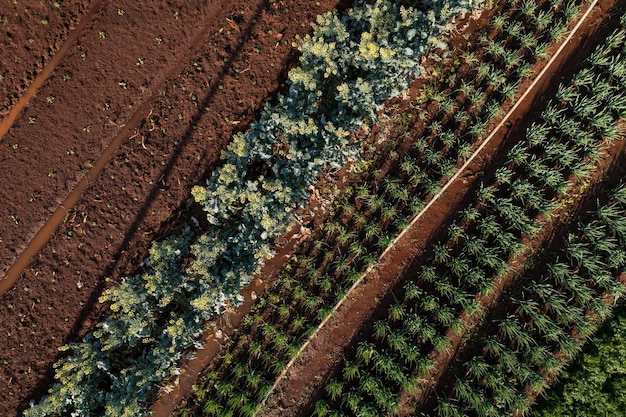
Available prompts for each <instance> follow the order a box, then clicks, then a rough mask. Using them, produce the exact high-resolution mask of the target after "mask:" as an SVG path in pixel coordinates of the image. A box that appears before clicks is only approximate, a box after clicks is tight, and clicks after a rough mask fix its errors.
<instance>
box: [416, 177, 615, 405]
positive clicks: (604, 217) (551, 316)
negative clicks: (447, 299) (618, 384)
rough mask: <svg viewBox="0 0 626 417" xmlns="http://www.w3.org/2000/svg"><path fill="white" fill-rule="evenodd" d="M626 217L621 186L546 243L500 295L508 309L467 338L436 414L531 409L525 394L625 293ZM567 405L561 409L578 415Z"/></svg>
mask: <svg viewBox="0 0 626 417" xmlns="http://www.w3.org/2000/svg"><path fill="white" fill-rule="evenodd" d="M625 218H626V187H623V186H622V187H619V188H618V189H617V190H615V192H614V193H613V195H612V198H611V199H610V201H609V202H608V203H604V204H600V205H599V206H598V207H597V210H596V211H594V212H590V213H587V214H585V215H583V216H582V218H579V219H578V221H577V223H575V224H574V225H573V227H571V228H570V229H569V230H568V231H567V232H568V233H567V234H566V235H563V236H559V238H562V240H563V241H564V242H565V244H564V247H563V248H560V249H549V250H546V251H545V252H544V253H543V254H542V255H541V256H540V257H538V259H536V260H535V262H536V265H535V267H534V268H529V270H528V271H527V272H525V273H523V274H522V276H521V277H520V280H519V281H518V283H517V286H516V288H515V289H513V290H512V291H510V292H509V293H508V294H507V295H506V296H505V297H504V298H503V300H502V305H504V306H506V311H499V312H497V314H490V315H489V316H488V318H487V320H486V321H487V323H488V324H487V325H486V326H485V327H484V328H483V329H481V332H480V334H478V335H477V336H475V337H474V339H473V340H472V341H470V343H469V345H470V348H469V349H470V350H472V351H473V352H474V355H473V356H471V357H470V358H467V359H466V360H464V361H463V363H461V364H458V366H457V369H456V371H455V372H454V375H453V376H452V377H450V379H451V380H452V381H451V382H450V384H449V385H448V386H447V387H443V388H440V389H439V390H438V392H439V394H440V395H441V394H442V393H444V392H446V391H447V392H448V393H447V395H441V397H440V398H438V400H437V403H438V405H437V407H436V409H437V412H436V413H434V414H432V415H439V416H445V417H454V416H459V417H460V416H498V415H511V413H514V414H515V415H525V414H528V412H529V411H530V404H531V401H530V400H529V398H528V397H529V396H536V395H540V394H542V393H543V392H544V391H545V390H546V388H548V386H549V383H550V382H552V381H553V380H554V379H555V378H557V377H558V376H559V375H560V374H561V373H562V372H563V369H564V367H565V366H566V365H567V364H568V363H569V361H571V360H572V358H573V357H574V356H575V355H576V354H577V353H578V352H579V350H580V349H581V347H582V344H583V343H584V342H585V341H586V340H587V339H588V338H589V337H590V336H591V335H592V334H593V333H594V332H595V330H596V329H597V327H598V326H599V324H601V323H602V321H603V320H605V319H606V318H607V317H609V316H610V314H611V310H612V308H613V305H614V304H613V301H614V300H615V299H616V298H619V297H621V296H623V295H624V294H625V293H626V285H625V284H624V282H621V281H619V278H620V274H622V273H624V268H625V267H626V222H625V221H624V219H625ZM604 297H609V298H608V299H606V300H605V299H604ZM622 341H623V338H622ZM620 348H621V349H623V346H622V347H620ZM584 392H585V394H584V396H585V397H586V399H587V401H592V402H596V401H597V400H599V398H595V397H592V396H590V392H588V391H587V387H585V390H584ZM579 395H580V393H579ZM572 406H573V404H571V405H570V407H572ZM577 407H578V404H576V406H575V407H574V408H577ZM563 411H565V410H563ZM570 411H571V412H565V413H562V414H561V413H559V414H558V415H560V416H564V415H568V416H573V415H578V414H577V412H576V411H575V409H571V410H570ZM604 411H605V412H603V413H601V414H594V415H619V414H620V412H621V411H623V409H622V410H618V409H614V410H613V411H615V413H607V412H608V411H609V410H608V409H606V410H604ZM427 414H428V412H427ZM428 415H431V414H428ZM553 415H554V414H553Z"/></svg>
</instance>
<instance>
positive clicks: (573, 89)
mask: <svg viewBox="0 0 626 417" xmlns="http://www.w3.org/2000/svg"><path fill="white" fill-rule="evenodd" d="M623 45H624V32H617V33H615V34H614V35H613V36H611V37H609V38H608V39H607V41H606V44H605V46H603V47H601V48H599V49H598V50H597V51H596V52H594V54H593V55H592V57H591V58H590V60H589V64H588V67H587V68H585V69H583V70H582V71H581V72H580V73H578V74H577V75H576V76H574V79H573V81H572V83H571V84H570V85H568V86H561V87H560V88H559V91H558V93H557V101H554V102H551V103H549V104H548V106H547V108H546V110H545V111H544V112H543V113H542V115H541V119H542V121H541V123H536V124H534V125H532V126H531V127H530V128H529V129H528V131H527V132H526V138H525V140H524V141H521V142H520V143H518V144H517V145H516V146H514V147H513V149H512V150H511V151H510V152H509V154H508V157H509V161H508V162H507V164H506V165H505V166H502V167H501V168H499V169H497V170H496V172H495V179H494V182H493V184H491V185H489V186H484V187H482V188H481V189H480V190H479V192H478V195H477V197H476V200H475V202H474V204H473V205H470V206H468V207H467V208H466V209H464V210H462V211H461V213H460V216H459V217H458V219H457V220H456V221H455V222H454V223H453V224H452V225H451V226H450V227H449V229H448V237H447V240H444V241H442V242H440V243H438V244H435V245H433V247H432V252H433V255H432V258H431V259H430V261H428V262H426V263H425V264H424V265H422V266H421V267H420V269H419V272H418V273H417V274H416V275H415V276H411V277H407V282H406V284H405V285H404V288H403V289H402V291H401V292H400V293H398V294H396V295H395V297H396V299H397V300H398V301H397V302H396V303H393V304H392V305H391V306H390V307H389V308H388V314H387V317H386V318H385V319H383V320H380V321H378V322H376V323H375V324H374V326H373V329H372V331H371V334H370V336H369V337H366V338H365V340H364V341H363V342H360V344H359V345H358V347H357V349H356V351H355V352H354V355H352V356H347V357H346V358H345V359H344V362H343V364H342V365H341V366H340V370H339V371H338V375H337V377H336V378H335V379H334V380H332V381H331V382H330V383H329V384H328V386H327V388H326V392H325V395H324V398H323V399H322V400H320V401H319V402H318V403H317V406H316V410H315V413H316V415H318V416H322V415H336V416H339V415H363V416H364V415H385V414H387V413H395V412H398V410H399V409H400V406H401V404H402V398H403V397H402V396H405V397H412V396H413V397H417V396H418V395H420V394H421V393H422V391H423V390H425V389H426V388H428V387H429V380H430V375H431V373H433V372H434V371H435V370H436V369H437V366H438V365H439V363H438V361H437V360H435V358H436V357H438V356H439V355H442V354H443V356H444V357H445V356H446V355H448V354H449V353H450V351H451V348H452V338H453V337H455V335H456V336H457V337H460V336H462V335H463V334H464V332H465V331H466V330H467V329H466V325H467V322H468V321H467V318H468V317H469V318H470V319H471V318H476V317H482V315H484V314H485V312H486V310H485V307H486V306H485V305H483V303H482V302H481V300H482V299H484V298H488V297H489V295H490V294H493V293H494V292H495V291H496V288H497V287H498V285H499V283H500V280H501V279H503V278H504V277H506V276H507V274H510V273H513V272H514V271H512V270H511V265H512V263H511V262H512V261H513V260H515V259H520V258H517V257H518V255H521V254H523V253H525V252H526V251H527V245H526V244H525V243H523V242H525V241H526V240H528V238H532V237H533V236H535V235H537V234H538V233H539V232H540V231H541V230H543V228H544V227H545V226H546V224H547V221H548V220H549V219H550V217H551V215H552V214H553V213H554V212H555V210H556V209H558V208H560V207H563V206H566V205H567V200H568V196H567V195H566V192H567V191H568V190H570V189H571V186H572V183H571V181H572V180H573V179H574V180H578V181H584V180H586V179H588V178H589V177H590V175H591V174H592V172H593V171H594V168H595V166H596V164H597V162H598V161H599V159H600V157H601V155H602V149H603V148H604V147H605V145H606V144H607V143H610V142H612V141H614V140H617V139H619V138H620V137H621V134H622V129H621V128H620V125H619V123H618V121H619V120H620V118H622V117H624V116H626V107H625V106H624V104H626V93H624V85H625V84H624V81H626V79H624V78H623V77H624V74H622V73H621V71H622V68H624V63H623V61H621V58H620V56H621V55H620V54H623ZM603 60H605V61H603ZM601 62H607V64H606V65H600V63H601ZM608 62H611V64H608ZM522 394H523V392H522ZM404 405H406V404H404ZM493 405H494V407H495V410H497V412H503V413H506V411H502V410H505V409H507V408H508V409H509V411H512V410H513V409H514V408H512V407H513V404H512V403H511V402H506V401H504V402H501V401H500V402H498V401H495V402H494V404H493ZM514 406H515V407H519V410H520V411H521V410H522V409H523V408H522V407H523V404H521V403H519V402H518V401H516V402H515V403H514ZM498 408H500V409H499V410H498ZM442 412H443V411H442ZM477 413H478V415H494V414H493V410H492V409H489V411H488V413H491V414H482V413H481V412H480V411H477ZM444 415H445V414H444Z"/></svg>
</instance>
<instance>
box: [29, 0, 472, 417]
mask: <svg viewBox="0 0 626 417" xmlns="http://www.w3.org/2000/svg"><path fill="white" fill-rule="evenodd" d="M479 3H480V2H478V1H473V0H460V1H440V2H436V3H433V4H432V7H431V9H430V10H429V11H428V13H423V12H421V11H418V10H416V9H414V8H411V7H399V6H397V5H395V4H394V3H392V2H388V1H376V2H375V3H374V4H373V5H364V6H359V7H355V8H354V9H351V10H350V12H349V13H347V14H346V15H344V16H343V17H341V18H340V17H339V16H338V15H337V13H329V14H326V15H324V16H320V17H319V18H318V23H317V25H315V26H314V28H313V35H312V36H309V37H307V38H306V39H305V40H304V42H303V43H302V46H301V47H300V50H301V52H302V57H301V58H300V67H299V68H296V69H294V70H292V71H291V72H290V75H289V81H288V82H289V84H290V89H289V93H288V94H287V95H285V96H279V98H278V104H277V105H275V106H270V105H267V106H266V108H265V109H264V111H263V112H262V115H261V119H260V121H259V122H257V123H254V124H253V125H252V127H251V129H250V131H249V132H248V133H247V134H245V135H237V136H235V137H234V138H233V142H232V143H231V144H230V145H229V147H228V151H226V152H225V153H224V158H223V159H224V165H223V166H222V167H221V168H219V169H218V170H217V171H216V172H215V174H214V175H213V176H212V177H211V178H210V179H209V181H208V184H207V186H206V187H197V188H194V190H193V195H194V197H195V198H196V200H197V201H198V202H200V203H201V204H202V205H203V206H204V208H205V209H206V211H207V213H208V220H209V222H210V223H211V224H212V225H211V227H209V230H205V231H203V232H202V234H201V235H199V236H198V237H193V236H192V233H191V231H190V229H189V228H188V229H187V230H186V231H185V232H184V233H182V234H181V235H180V236H176V237H172V238H170V239H167V240H165V241H163V242H158V243H155V244H154V245H153V247H152V248H151V250H150V257H149V258H148V259H146V261H145V263H144V264H145V265H144V266H145V272H144V273H142V274H139V275H136V276H130V277H127V278H126V279H125V280H124V281H123V282H122V283H121V284H120V285H119V286H117V287H114V288H112V289H110V290H107V291H106V292H105V293H104V294H103V296H102V297H101V299H100V301H101V302H103V303H109V304H110V310H111V314H110V315H109V316H108V317H107V318H105V319H104V320H103V321H102V322H101V323H99V324H98V325H97V327H96V330H94V331H93V332H92V333H89V334H88V335H87V336H86V337H85V338H84V339H83V341H82V342H79V343H75V344H72V345H70V346H66V347H65V348H64V349H65V350H70V351H71V354H70V355H69V356H68V357H66V358H65V359H63V360H61V361H60V362H58V363H57V364H56V365H55V368H56V378H57V380H58V382H57V383H56V384H55V385H54V386H53V387H52V388H51V390H50V393H49V395H48V396H46V397H44V398H43V399H42V400H41V401H40V402H39V403H38V404H37V405H35V404H34V403H33V406H32V407H31V408H30V409H28V410H26V411H25V415H26V416H30V417H33V416H56V415H81V416H90V415H94V416H95V415H98V416H103V415H104V416H115V417H121V416H133V417H135V416H142V415H145V414H146V413H147V410H146V407H145V406H146V402H147V401H148V399H149V398H151V397H152V396H153V395H154V390H155V387H156V385H157V384H164V383H167V382H168V381H170V380H171V378H172V377H174V376H175V375H177V373H178V372H179V366H180V361H181V360H182V358H183V356H184V355H185V352H187V351H189V349H190V348H194V347H196V348H197V347H199V344H198V342H197V339H198V338H199V335H200V334H201V332H202V329H203V326H204V324H205V323H206V321H207V320H210V319H213V318H215V317H216V315H217V314H219V313H220V312H221V311H222V310H223V308H224V306H225V305H226V304H227V303H228V302H229V301H234V302H235V303H236V302H237V301H238V297H239V295H238V291H239V289H240V288H241V286H242V285H245V284H246V283H247V282H248V281H249V279H250V277H251V276H252V275H253V274H254V273H255V271H257V270H258V268H259V266H260V265H261V264H262V262H263V260H264V259H265V258H267V257H269V256H271V250H272V247H271V239H273V238H274V237H276V236H277V235H279V234H281V233H283V232H285V231H286V230H287V229H288V227H289V225H290V224H291V223H292V213H293V211H294V210H295V209H296V208H297V207H298V206H299V205H301V204H303V203H305V202H306V198H307V197H308V191H307V190H308V187H310V186H311V185H312V184H313V183H314V181H315V179H316V178H317V176H318V175H319V174H320V173H321V172H322V170H323V169H324V168H325V167H326V166H328V165H330V166H337V165H341V164H342V163H343V161H344V158H345V156H346V155H355V154H356V152H357V148H358V146H356V145H357V144H351V143H349V132H350V131H351V130H354V129H356V128H358V127H359V126H360V124H361V123H362V120H363V118H365V117H369V118H371V119H374V118H375V113H376V110H378V109H379V108H380V106H381V104H382V101H383V100H384V99H387V98H389V97H391V96H393V95H396V94H399V93H400V92H401V91H403V90H404V89H406V87H407V86H408V83H409V79H410V76H411V75H415V74H419V72H420V71H421V68H420V66H419V62H420V59H421V57H422V56H423V54H424V53H425V52H426V51H427V50H428V49H429V48H430V46H432V45H433V44H434V43H436V42H438V40H437V39H438V36H439V34H440V32H441V31H442V30H443V29H445V28H446V25H447V22H448V20H449V18H450V17H451V16H452V15H454V14H456V13H464V12H467V11H469V10H471V9H473V8H475V7H478V6H479ZM189 258H191V259H192V260H191V262H190V263H189V262H187V259H189ZM188 263H189V264H190V266H183V265H187V264H188Z"/></svg>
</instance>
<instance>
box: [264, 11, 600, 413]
mask: <svg viewBox="0 0 626 417" xmlns="http://www.w3.org/2000/svg"><path fill="white" fill-rule="evenodd" d="M597 3H598V0H593V2H591V5H589V8H588V9H587V11H586V12H585V14H584V15H583V16H582V17H581V18H580V20H579V21H578V23H577V24H576V26H574V28H573V29H572V30H571V32H570V33H569V35H568V36H567V38H566V39H565V41H563V43H562V44H561V46H560V47H559V48H558V49H557V50H556V52H555V53H554V55H553V56H552V58H550V60H549V61H548V62H547V63H546V65H545V66H544V67H543V69H542V70H541V72H539V74H538V75H537V77H536V78H535V80H534V81H533V83H532V84H531V85H530V86H529V87H528V88H527V89H526V91H525V92H524V94H522V96H521V97H520V98H519V99H518V100H517V102H515V104H514V105H513V107H511V109H510V110H509V111H508V113H507V114H506V115H505V116H504V118H503V119H502V121H501V122H500V123H498V125H497V126H496V127H495V128H494V129H493V130H492V131H491V133H490V134H489V136H487V138H486V139H485V140H484V141H483V143H482V144H481V145H480V146H479V147H478V148H477V149H476V150H475V151H474V153H473V154H472V156H470V157H469V158H468V160H467V161H466V162H465V163H464V164H463V165H462V166H461V168H459V170H458V171H457V172H456V174H454V175H453V176H452V177H451V178H450V179H449V180H448V182H446V184H445V185H444V186H443V187H441V190H440V191H439V192H438V193H437V194H436V195H435V196H434V197H433V198H432V199H431V200H430V201H429V202H428V204H426V206H424V208H423V209H422V210H421V211H420V212H419V213H418V214H416V215H415V217H414V218H413V220H411V223H409V225H408V226H407V227H406V228H404V230H402V232H401V233H400V234H399V235H398V236H397V237H396V238H395V239H394V240H393V242H391V244H390V245H389V246H387V248H386V249H385V250H384V251H383V253H382V254H381V255H380V256H379V257H378V259H379V261H380V260H382V259H383V258H384V257H385V256H386V255H387V253H389V251H391V250H392V249H393V248H394V247H395V245H396V244H397V243H398V241H399V240H400V239H401V238H402V237H403V236H404V235H405V234H406V233H407V232H408V231H409V230H410V229H411V228H412V227H413V225H415V223H416V222H417V221H418V220H419V219H421V218H422V216H423V215H424V214H425V213H426V211H428V209H429V208H430V207H431V206H432V205H433V204H435V202H436V201H437V200H438V199H439V197H441V195H442V194H443V193H444V192H445V191H446V190H447V189H448V188H449V187H450V185H452V183H453V182H454V181H456V180H457V178H459V175H461V173H462V172H463V171H464V170H465V169H466V168H467V167H468V166H469V164H470V163H472V161H473V160H474V159H475V158H476V157H477V156H478V154H479V153H480V151H482V150H483V148H484V147H485V146H486V145H487V144H488V143H489V141H490V140H491V139H493V138H494V136H495V135H496V133H497V132H498V131H499V130H500V128H502V126H504V124H505V123H506V122H507V121H508V119H509V118H510V117H511V115H512V114H513V113H514V112H515V110H517V108H518V107H519V106H520V105H521V103H522V102H523V101H524V100H525V99H526V97H527V96H528V94H530V92H531V91H532V90H533V89H534V88H535V85H537V83H538V82H539V81H540V80H541V79H542V78H543V76H544V75H545V74H546V72H547V71H548V69H549V68H550V67H551V66H552V64H553V63H554V61H556V59H557V58H558V57H559V55H560V54H561V52H563V50H564V49H565V47H566V46H567V44H568V43H569V41H571V40H572V38H573V37H574V35H575V34H576V32H577V31H578V29H580V27H581V26H582V24H583V22H584V21H585V19H587V17H589V15H590V14H591V10H592V9H593V8H594V7H595V5H596V4H597ZM372 269H373V267H372V266H370V267H368V268H367V269H366V270H365V272H363V274H362V275H361V277H360V278H359V279H358V280H357V281H355V282H354V284H352V286H351V287H350V289H349V290H348V292H347V293H346V295H345V296H344V297H343V298H342V299H341V300H339V301H338V302H337V304H335V307H333V309H332V311H331V312H330V314H329V315H328V316H326V318H325V319H324V320H323V321H322V322H321V323H320V324H319V325H318V326H317V328H316V329H315V332H313V334H312V335H311V336H309V338H308V339H307V341H306V342H304V344H303V345H302V346H301V347H300V349H299V350H298V353H296V355H295V356H294V357H293V358H292V359H291V360H290V361H289V363H288V364H287V366H285V369H283V370H282V372H281V373H280V375H278V377H277V378H276V381H275V382H274V385H272V388H271V389H270V390H269V391H268V393H267V394H266V395H265V397H264V398H263V400H261V402H260V403H259V407H258V409H257V412H256V413H255V414H254V415H255V416H256V415H257V414H258V412H259V410H260V409H261V407H263V405H264V404H265V402H266V401H267V399H268V398H269V396H270V395H271V394H272V393H273V392H274V390H275V389H276V387H277V386H278V383H279V382H280V381H281V380H282V379H283V378H284V377H285V375H286V374H287V372H288V371H289V369H290V368H291V367H292V366H293V364H294V363H295V362H296V360H297V359H298V358H299V357H300V355H301V354H302V352H303V351H304V349H306V347H307V346H308V345H309V344H310V343H311V341H312V340H313V339H314V338H315V336H317V333H318V332H319V331H320V329H321V328H322V327H324V326H325V325H326V323H327V322H328V320H330V318H331V317H332V316H333V315H334V314H335V313H336V312H337V310H338V309H339V308H340V307H341V306H342V305H343V303H344V301H345V300H347V299H348V296H349V295H350V294H351V293H352V292H353V291H354V289H355V288H356V287H357V286H358V285H359V284H360V283H361V282H362V281H363V279H365V277H366V276H367V275H368V274H369V273H370V272H371V271H372Z"/></svg>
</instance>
